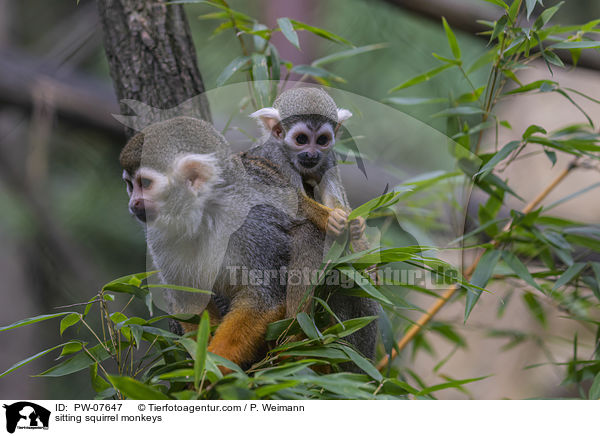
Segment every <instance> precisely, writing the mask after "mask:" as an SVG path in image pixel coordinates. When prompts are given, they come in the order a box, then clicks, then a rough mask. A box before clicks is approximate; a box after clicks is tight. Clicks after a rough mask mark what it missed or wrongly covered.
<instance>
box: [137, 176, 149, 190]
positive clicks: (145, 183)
mask: <svg viewBox="0 0 600 436" xmlns="http://www.w3.org/2000/svg"><path fill="white" fill-rule="evenodd" d="M140 185H141V186H142V188H144V189H148V188H150V186H152V180H150V179H147V178H146V177H142V178H141V179H140Z"/></svg>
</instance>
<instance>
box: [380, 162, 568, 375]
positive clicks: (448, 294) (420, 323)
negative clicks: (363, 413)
mask: <svg viewBox="0 0 600 436" xmlns="http://www.w3.org/2000/svg"><path fill="white" fill-rule="evenodd" d="M576 167H577V163H576V161H574V162H572V163H571V164H569V166H568V167H567V168H565V169H564V170H563V171H562V172H561V173H560V174H559V175H558V176H557V177H556V178H555V179H554V180H552V182H550V184H549V185H548V186H546V188H544V190H543V191H542V192H540V193H539V194H538V196H537V197H535V198H534V199H533V200H532V201H531V202H529V203H528V204H527V205H526V206H525V207H524V208H523V209H522V211H521V212H522V213H524V214H528V213H529V212H531V211H532V210H533V209H535V208H536V207H537V206H539V204H540V203H541V202H542V201H543V200H544V199H545V198H546V197H547V196H548V195H549V194H550V193H551V192H552V191H553V190H554V188H556V186H557V185H558V184H559V183H560V182H562V181H563V180H564V179H565V177H567V176H568V175H569V173H570V172H571V171H572V170H573V169H575V168H576ZM511 224H512V220H510V221H509V222H508V223H507V224H506V225H505V226H504V228H503V229H502V233H504V232H507V231H508V230H509V229H510V226H511ZM492 244H493V246H494V247H497V246H498V244H499V242H498V241H496V240H492ZM484 252H485V251H481V252H480V253H479V255H478V256H477V258H476V259H475V261H474V262H473V263H472V264H471V266H470V267H469V268H467V270H466V271H465V273H464V277H465V279H466V280H470V279H471V276H472V275H473V273H474V272H475V269H476V268H477V265H478V264H479V261H480V260H481V258H482V257H483V253H484ZM458 289H460V286H458V285H457V284H454V285H452V286H451V287H450V288H449V289H448V290H446V291H445V292H444V293H443V294H442V296H441V297H440V298H439V300H437V301H436V302H435V303H434V304H432V305H431V307H430V308H429V309H428V310H427V312H425V313H424V314H423V315H422V316H421V317H420V318H419V319H418V320H417V322H415V323H414V324H413V325H412V326H411V327H410V328H409V329H408V331H407V332H406V334H405V335H404V336H403V337H402V338H401V339H400V340H399V341H398V351H402V350H403V349H404V347H406V346H407V345H408V343H409V342H410V341H412V340H413V339H414V337H415V336H416V335H417V333H419V332H420V331H421V329H422V328H423V327H424V326H425V325H426V324H427V323H428V322H429V321H431V319H432V318H433V317H434V316H435V315H436V314H437V313H438V312H439V311H440V309H441V308H442V307H444V305H445V304H446V303H447V302H448V300H450V298H452V296H453V295H454V293H455V292H456V291H457V290H458ZM397 355H398V352H397V351H396V349H393V350H392V354H391V359H392V360H393V359H394V358H395V357H396V356H397ZM389 361H390V356H389V355H387V354H386V355H385V356H384V357H383V358H382V359H381V360H380V361H379V363H378V364H377V369H378V370H380V371H381V370H382V369H383V368H385V366H386V365H387V364H388V363H389Z"/></svg>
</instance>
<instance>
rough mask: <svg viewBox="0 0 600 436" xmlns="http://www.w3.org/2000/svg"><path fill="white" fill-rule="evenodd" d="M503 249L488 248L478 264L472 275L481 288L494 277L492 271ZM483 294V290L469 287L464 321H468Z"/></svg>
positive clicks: (476, 284)
mask: <svg viewBox="0 0 600 436" xmlns="http://www.w3.org/2000/svg"><path fill="white" fill-rule="evenodd" d="M501 254H502V253H501V251H499V250H487V251H486V252H485V253H484V254H483V256H482V257H481V260H480V261H479V263H478V264H477V268H476V269H475V272H474V273H473V277H471V284H473V285H475V286H478V287H480V288H485V287H486V285H487V283H488V282H489V280H490V278H491V277H492V273H493V272H494V268H495V266H496V264H497V263H498V260H499V259H500V255H501ZM480 296H481V291H480V290H478V289H472V288H469V289H468V291H467V301H466V304H465V318H464V322H467V319H468V318H469V315H470V314H471V311H472V310H473V308H474V307H475V304H476V303H477V301H478V300H479V297H480Z"/></svg>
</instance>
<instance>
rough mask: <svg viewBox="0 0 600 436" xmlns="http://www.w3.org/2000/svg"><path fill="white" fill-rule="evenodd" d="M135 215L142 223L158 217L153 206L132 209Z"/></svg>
mask: <svg viewBox="0 0 600 436" xmlns="http://www.w3.org/2000/svg"><path fill="white" fill-rule="evenodd" d="M131 213H132V214H133V216H134V217H135V218H136V219H137V220H138V221H140V222H141V223H151V222H152V221H154V220H155V219H156V216H157V214H156V211H155V210H154V209H152V208H140V209H136V210H133V211H131Z"/></svg>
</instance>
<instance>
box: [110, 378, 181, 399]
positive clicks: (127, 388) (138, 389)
mask: <svg viewBox="0 0 600 436" xmlns="http://www.w3.org/2000/svg"><path fill="white" fill-rule="evenodd" d="M110 381H111V382H112V383H113V385H114V386H115V387H116V388H117V389H118V390H119V391H121V393H122V394H123V395H125V396H126V397H127V398H129V399H130V400H170V399H171V398H170V397H169V396H167V395H165V394H163V393H162V392H161V391H160V390H158V389H157V388H155V387H153V386H150V385H148V384H145V383H142V382H139V381H137V380H134V379H132V378H131V377H124V376H116V375H114V376H111V377H110Z"/></svg>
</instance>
